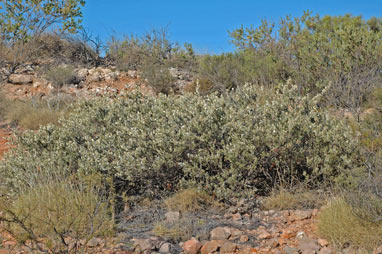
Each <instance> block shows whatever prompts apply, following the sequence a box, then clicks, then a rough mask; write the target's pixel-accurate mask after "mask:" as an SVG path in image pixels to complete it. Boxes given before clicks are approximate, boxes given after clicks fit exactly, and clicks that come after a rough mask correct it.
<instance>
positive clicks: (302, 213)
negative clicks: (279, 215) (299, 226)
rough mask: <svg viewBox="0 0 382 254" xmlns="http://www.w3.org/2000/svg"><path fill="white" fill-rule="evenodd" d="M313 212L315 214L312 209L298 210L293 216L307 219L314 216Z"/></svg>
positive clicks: (297, 218)
mask: <svg viewBox="0 0 382 254" xmlns="http://www.w3.org/2000/svg"><path fill="white" fill-rule="evenodd" d="M312 214H313V211H312V210H306V211H303V210H296V211H294V213H293V217H294V218H295V219H296V220H306V219H310V218H311V217H312Z"/></svg>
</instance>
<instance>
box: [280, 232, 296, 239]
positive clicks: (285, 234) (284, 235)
mask: <svg viewBox="0 0 382 254" xmlns="http://www.w3.org/2000/svg"><path fill="white" fill-rule="evenodd" d="M280 237H281V238H282V239H291V238H295V237H296V232H293V231H292V230H285V231H283V232H282V233H281V235H280Z"/></svg>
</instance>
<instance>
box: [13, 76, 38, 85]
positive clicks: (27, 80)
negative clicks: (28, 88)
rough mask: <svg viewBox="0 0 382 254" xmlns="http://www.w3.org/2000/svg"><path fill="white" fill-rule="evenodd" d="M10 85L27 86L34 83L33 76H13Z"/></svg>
mask: <svg viewBox="0 0 382 254" xmlns="http://www.w3.org/2000/svg"><path fill="white" fill-rule="evenodd" d="M8 81H9V83H12V84H15V85H26V84H32V83H33V75H25V74H11V75H10V76H9V79H8Z"/></svg>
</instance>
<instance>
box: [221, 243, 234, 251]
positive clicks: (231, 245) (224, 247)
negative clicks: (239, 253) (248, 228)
mask: <svg viewBox="0 0 382 254" xmlns="http://www.w3.org/2000/svg"><path fill="white" fill-rule="evenodd" d="M236 249H237V244H236V243H232V242H228V241H227V242H224V243H223V245H222V246H221V247H220V253H233V252H235V251H236Z"/></svg>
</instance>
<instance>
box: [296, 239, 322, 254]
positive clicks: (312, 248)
mask: <svg viewBox="0 0 382 254" xmlns="http://www.w3.org/2000/svg"><path fill="white" fill-rule="evenodd" d="M298 248H299V250H300V251H301V252H302V253H304V252H305V253H314V252H316V251H318V250H319V249H320V246H318V244H317V241H316V240H314V239H312V238H309V237H304V238H302V239H301V240H300V242H299V244H298Z"/></svg>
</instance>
